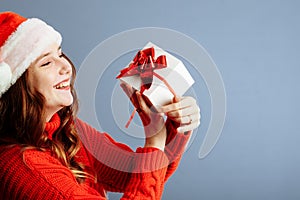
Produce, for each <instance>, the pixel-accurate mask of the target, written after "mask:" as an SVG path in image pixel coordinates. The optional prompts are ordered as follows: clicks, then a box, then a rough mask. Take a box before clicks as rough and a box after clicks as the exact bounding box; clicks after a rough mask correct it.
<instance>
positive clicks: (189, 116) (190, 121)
mask: <svg viewBox="0 0 300 200" xmlns="http://www.w3.org/2000/svg"><path fill="white" fill-rule="evenodd" d="M188 118H189V122H188V124H191V123H192V121H193V119H192V117H191V115H188Z"/></svg>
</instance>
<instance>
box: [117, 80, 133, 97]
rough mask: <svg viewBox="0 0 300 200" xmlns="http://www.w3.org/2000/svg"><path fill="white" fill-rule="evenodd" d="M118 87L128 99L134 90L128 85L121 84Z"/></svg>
mask: <svg viewBox="0 0 300 200" xmlns="http://www.w3.org/2000/svg"><path fill="white" fill-rule="evenodd" d="M120 86H121V88H122V89H123V91H124V92H125V94H126V95H127V96H128V97H129V98H130V97H131V96H132V95H133V93H134V91H135V90H134V89H133V88H132V87H131V86H130V85H128V84H127V83H124V82H122V83H121V84H120Z"/></svg>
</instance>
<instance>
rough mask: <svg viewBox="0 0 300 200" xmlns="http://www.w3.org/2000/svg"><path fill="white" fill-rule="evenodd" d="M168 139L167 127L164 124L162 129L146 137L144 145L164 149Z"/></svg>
mask: <svg viewBox="0 0 300 200" xmlns="http://www.w3.org/2000/svg"><path fill="white" fill-rule="evenodd" d="M166 139H167V129H166V126H163V127H162V129H161V130H160V131H158V132H157V133H156V134H155V135H153V136H151V137H146V139H145V145H144V147H155V148H158V149H160V150H162V151H164V148H165V145H166Z"/></svg>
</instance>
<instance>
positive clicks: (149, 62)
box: [117, 42, 194, 107]
mask: <svg viewBox="0 0 300 200" xmlns="http://www.w3.org/2000/svg"><path fill="white" fill-rule="evenodd" d="M117 78H119V79H120V80H121V81H124V82H126V83H127V84H129V85H131V86H132V87H133V88H135V89H136V90H140V91H141V92H142V93H143V94H144V95H145V96H146V97H148V99H149V100H150V101H151V103H152V104H153V105H154V106H155V107H159V106H163V105H166V104H169V103H170V102H171V101H172V99H173V97H174V95H175V94H176V95H177V96H182V95H183V94H184V93H185V92H186V91H187V90H188V89H189V88H190V87H191V86H192V85H193V83H194V80H193V78H192V76H191V75H190V73H189V72H188V70H187V69H186V67H185V66H184V64H183V63H182V61H181V60H179V59H178V58H176V57H175V56H173V55H171V54H169V53H168V52H166V51H164V50H163V49H161V48H160V47H158V46H156V45H155V44H153V43H151V42H149V43H147V45H146V46H145V47H144V48H143V49H142V50H141V51H139V52H138V54H137V55H136V56H135V58H134V59H133V61H132V62H130V63H129V64H128V65H127V66H126V67H125V68H124V69H123V70H121V72H120V74H119V76H117Z"/></svg>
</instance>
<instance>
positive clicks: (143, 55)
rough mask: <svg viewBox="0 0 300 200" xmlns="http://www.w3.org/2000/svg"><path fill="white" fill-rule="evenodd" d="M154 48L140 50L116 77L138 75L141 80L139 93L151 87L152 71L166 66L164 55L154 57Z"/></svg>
mask: <svg viewBox="0 0 300 200" xmlns="http://www.w3.org/2000/svg"><path fill="white" fill-rule="evenodd" d="M154 55H155V51H154V48H153V47H151V48H148V49H144V50H141V51H139V52H138V53H137V55H136V56H135V57H134V59H133V62H132V63H131V64H130V65H129V66H128V67H127V68H125V69H122V70H121V72H120V74H119V75H118V76H117V78H121V77H126V76H133V75H139V76H140V78H141V81H142V85H141V93H143V92H144V90H147V89H149V88H150V87H151V85H152V81H153V73H154V72H153V71H154V70H156V69H162V68H165V67H167V60H166V56H165V55H161V56H159V57H158V58H157V59H155V58H154Z"/></svg>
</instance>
